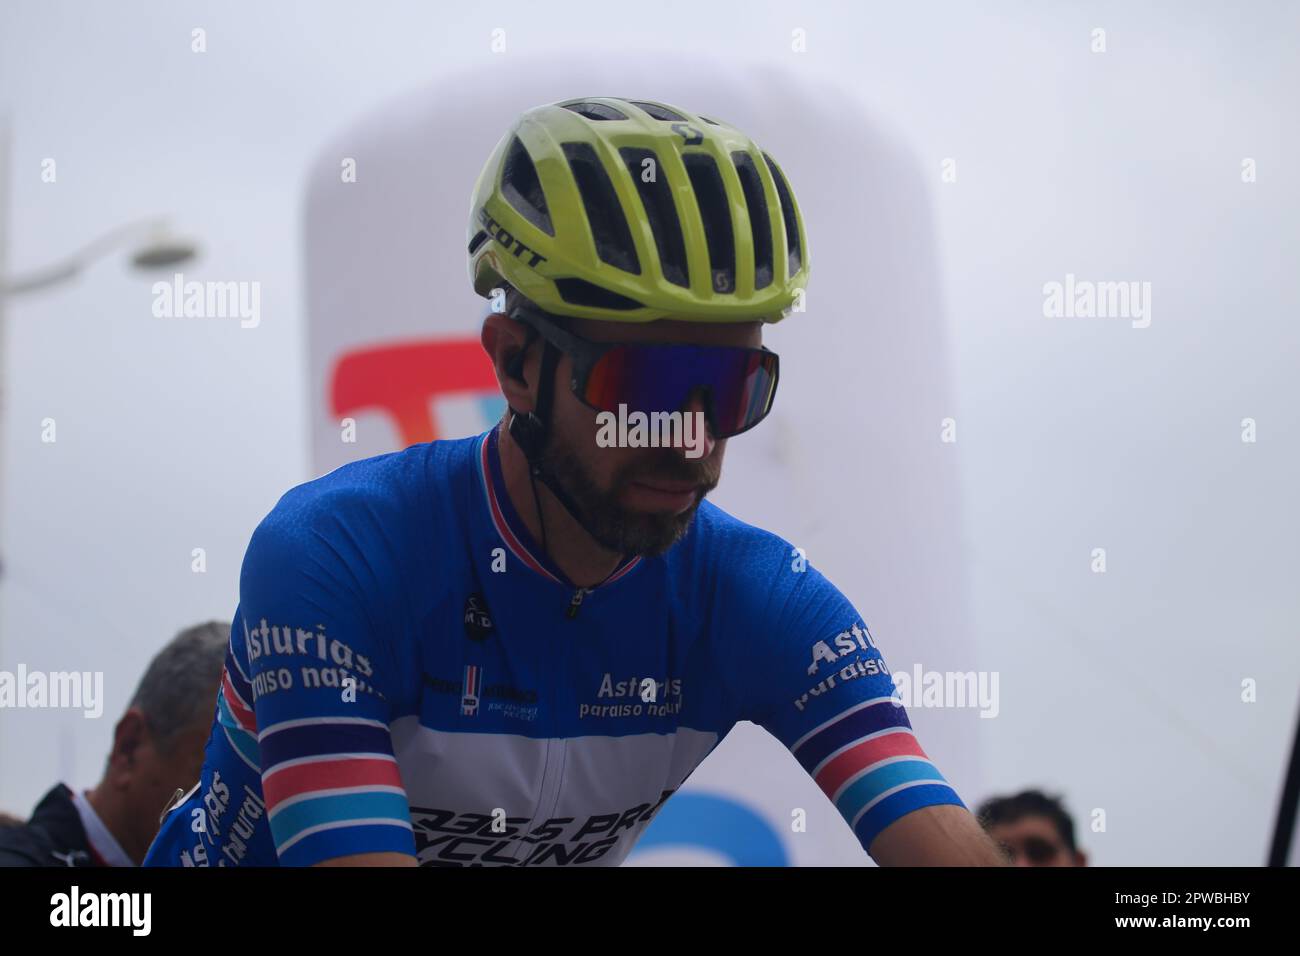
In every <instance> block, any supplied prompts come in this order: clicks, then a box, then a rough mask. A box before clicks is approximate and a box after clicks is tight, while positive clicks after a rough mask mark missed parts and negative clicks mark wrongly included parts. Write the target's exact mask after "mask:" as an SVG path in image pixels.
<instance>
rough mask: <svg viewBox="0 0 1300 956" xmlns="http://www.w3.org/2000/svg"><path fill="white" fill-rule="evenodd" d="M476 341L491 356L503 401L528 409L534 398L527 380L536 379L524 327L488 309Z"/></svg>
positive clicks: (522, 410) (532, 352) (534, 351)
mask: <svg viewBox="0 0 1300 956" xmlns="http://www.w3.org/2000/svg"><path fill="white" fill-rule="evenodd" d="M480 341H481V342H482V343H483V349H484V351H486V352H487V354H488V357H489V358H490V359H491V360H492V368H493V370H494V371H495V372H496V376H497V384H498V385H500V386H501V394H502V395H504V396H505V399H506V404H507V405H509V406H510V407H511V408H516V409H518V410H519V411H521V412H529V411H532V409H533V405H534V404H535V401H536V399H535V392H534V389H533V388H532V387H531V386H530V385H529V383H530V382H536V381H537V354H536V350H534V349H529V348H528V347H527V346H528V330H527V327H526V326H525V325H524V324H523V323H522V322H516V321H515V320H514V319H512V318H509V317H508V316H506V315H503V314H502V313H500V312H489V313H488V315H487V317H486V318H485V319H484V320H483V331H482V333H481V335H480Z"/></svg>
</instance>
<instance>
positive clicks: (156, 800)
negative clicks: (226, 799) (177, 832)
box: [0, 621, 230, 866]
mask: <svg viewBox="0 0 1300 956" xmlns="http://www.w3.org/2000/svg"><path fill="white" fill-rule="evenodd" d="M229 643H230V626H229V625H228V624H222V623H219V622H217V621H209V622H208V623H206V624H199V625H197V626H195V627H191V628H187V629H186V630H184V631H181V632H180V633H179V634H178V635H176V637H175V638H173V639H172V641H171V642H170V643H169V644H168V645H167V646H166V647H164V648H163V649H162V650H161V651H159V652H158V654H157V655H156V656H155V657H154V659H153V660H152V661H151V662H150V664H149V668H148V670H146V671H145V674H144V677H143V678H141V680H140V685H139V686H138V687H137V688H136V691H135V694H134V696H132V698H131V704H130V706H129V707H127V709H126V713H124V714H123V715H122V716H121V718H120V719H119V720H118V722H117V726H116V727H114V728H113V749H112V750H111V751H110V752H109V755H108V760H107V761H106V762H105V766H104V775H103V777H102V779H101V780H100V781H99V783H98V784H97V785H96V786H94V787H93V788H91V789H89V790H85V791H75V790H73V789H71V788H70V787H68V786H66V785H65V784H62V783H59V784H57V785H56V786H55V787H54V788H53V789H52V790H50V792H49V793H47V794H46V795H45V796H44V797H42V798H41V801H40V803H38V804H37V805H36V809H35V810H33V811H32V815H31V818H30V819H29V820H27V821H26V822H25V823H23V824H21V825H19V826H7V827H2V828H0V866H136V865H138V864H139V863H140V861H141V860H143V859H144V854H145V851H146V850H148V849H149V844H150V842H152V840H153V838H154V835H155V834H156V833H157V832H158V820H159V817H160V816H161V814H162V811H163V808H164V807H165V806H166V805H167V804H168V803H169V801H170V800H171V798H172V797H173V795H174V794H175V793H176V791H177V790H178V789H187V788H189V787H191V786H193V785H194V784H195V783H196V782H197V781H198V779H199V773H200V771H201V770H202V769H203V748H204V745H205V744H206V743H207V739H208V732H209V730H210V728H211V726H212V714H213V710H214V708H215V707H216V704H217V686H218V684H219V682H220V680H221V668H222V664H223V663H224V661H225V656H226V648H227V646H228V645H229Z"/></svg>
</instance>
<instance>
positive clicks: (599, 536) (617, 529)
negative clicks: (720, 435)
mask: <svg viewBox="0 0 1300 956" xmlns="http://www.w3.org/2000/svg"><path fill="white" fill-rule="evenodd" d="M654 452H656V453H657V454H647V455H646V456H645V457H644V458H638V459H636V460H634V461H629V462H628V463H627V464H625V465H624V466H622V467H621V468H619V469H618V470H617V471H615V472H614V475H613V477H612V479H611V481H610V486H609V490H604V489H602V488H601V487H600V485H598V484H597V483H596V479H595V478H594V477H593V476H592V474H591V471H590V470H589V469H587V468H586V467H585V466H584V465H583V464H582V459H581V458H580V456H579V455H578V453H577V449H576V447H574V446H572V445H569V444H566V443H564V442H562V441H561V440H560V438H559V436H558V435H557V434H556V433H555V432H554V431H551V432H550V434H548V435H547V441H546V447H545V448H544V449H543V450H542V455H541V465H542V469H543V471H544V472H545V473H546V474H547V475H548V476H550V477H551V480H552V481H557V482H559V484H560V487H561V488H563V489H564V491H565V492H566V493H567V494H568V496H569V497H570V498H571V499H572V500H573V501H574V503H575V504H576V505H577V506H578V508H579V509H580V511H581V513H580V514H578V515H575V517H576V518H578V519H579V521H580V522H581V524H582V525H583V527H584V529H585V530H586V532H587V533H588V534H589V535H591V536H592V538H594V539H595V540H596V543H597V544H599V545H601V546H602V547H605V548H608V549H609V550H611V551H616V552H618V553H620V554H625V555H641V556H643V557H652V556H654V555H657V554H663V553H664V552H665V551H667V550H668V549H669V548H671V547H672V546H673V545H674V544H676V543H677V541H678V540H680V539H681V537H682V536H683V535H684V534H686V531H687V529H688V528H690V526H691V521H693V520H694V518H695V512H696V510H697V509H698V508H699V506H700V502H701V501H703V500H704V496H705V495H707V494H708V493H709V492H710V491H712V490H713V489H714V488H716V487H717V486H718V478H719V476H720V474H721V470H722V466H721V457H720V456H710V457H709V458H708V459H697V460H695V461H692V460H690V459H687V458H684V457H683V456H682V452H681V449H677V448H659V449H654ZM656 480H657V481H664V482H691V483H692V484H695V485H698V486H699V490H698V491H697V492H696V494H695V501H694V503H693V504H692V505H691V506H690V507H689V508H687V509H686V510H685V511H682V512H680V513H679V514H667V513H648V512H642V511H632V510H630V509H628V508H625V507H624V506H623V505H622V504H620V503H619V498H620V497H621V496H622V494H623V491H624V490H625V489H626V488H627V487H628V485H630V484H631V483H633V482H635V481H656Z"/></svg>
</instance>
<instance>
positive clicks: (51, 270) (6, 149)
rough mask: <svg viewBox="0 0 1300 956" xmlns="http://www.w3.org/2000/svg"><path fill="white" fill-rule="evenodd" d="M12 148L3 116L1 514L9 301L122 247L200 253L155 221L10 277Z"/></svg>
mask: <svg viewBox="0 0 1300 956" xmlns="http://www.w3.org/2000/svg"><path fill="white" fill-rule="evenodd" d="M11 146H12V144H11V139H10V126H9V122H8V120H7V118H6V117H3V116H0V509H3V504H4V485H5V481H4V467H3V466H4V435H5V424H6V421H5V420H6V418H7V415H8V409H7V408H6V405H5V396H4V390H5V385H6V382H5V377H4V376H5V358H6V349H5V346H6V339H7V337H8V326H7V324H6V306H7V305H8V300H9V299H10V298H12V297H14V296H19V295H28V294H30V293H34V292H39V291H41V290H45V289H50V288H53V287H56V286H58V285H60V284H62V283H64V282H68V281H71V280H72V279H75V278H76V277H77V276H78V275H80V274H81V273H82V272H84V271H85V270H86V268H87V267H89V266H90V265H91V264H93V263H95V262H97V261H99V260H100V259H102V258H104V257H105V256H107V255H109V254H111V253H112V252H114V251H116V250H119V249H123V248H125V249H128V250H129V251H130V254H131V255H130V261H131V264H132V265H133V266H134V267H135V268H137V269H143V270H149V269H160V268H166V267H169V266H174V265H177V264H179V263H182V262H188V261H189V260H191V259H193V258H194V257H195V256H196V255H197V254H198V248H197V246H196V245H195V243H193V242H192V241H190V240H187V239H185V238H183V237H181V236H179V235H177V234H176V233H174V232H173V231H172V229H171V227H170V225H169V224H168V222H167V220H166V219H163V218H159V217H154V218H149V219H142V220H138V221H136V222H129V223H126V224H124V225H121V226H117V227H115V228H113V229H110V230H109V231H107V232H105V233H103V234H102V235H100V236H99V237H97V238H96V239H94V240H92V241H91V242H88V243H86V244H85V245H84V246H82V247H81V248H80V249H79V250H77V251H76V252H74V253H73V254H71V255H69V256H65V257H64V258H62V259H60V260H58V261H56V262H53V263H51V264H50V265H47V266H43V267H41V268H39V269H35V270H32V271H29V272H26V273H24V274H22V275H17V276H11V275H9V273H8V266H7V263H8V238H9V166H10V162H11ZM0 526H2V525H0ZM3 570H4V555H3V553H2V552H0V580H2V579H3ZM3 637H4V635H3V633H0V643H2V642H3Z"/></svg>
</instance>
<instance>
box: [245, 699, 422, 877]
mask: <svg viewBox="0 0 1300 956" xmlns="http://www.w3.org/2000/svg"><path fill="white" fill-rule="evenodd" d="M258 742H259V745H260V749H261V754H262V761H263V766H264V768H265V769H264V770H263V773H262V792H263V795H264V796H265V799H266V806H267V818H268V820H269V822H270V826H271V836H272V839H273V840H274V841H275V847H276V853H277V854H278V856H279V858H280V862H281V863H282V864H283V865H286V866H308V865H311V864H312V863H318V862H320V861H321V860H327V859H330V858H332V857H338V856H348V855H351V854H353V853H374V852H383V851H393V852H399V853H409V854H412V855H414V853H415V840H414V837H413V836H412V832H411V814H410V807H409V805H408V803H407V799H406V791H405V789H404V788H403V787H402V778H401V774H400V773H399V772H398V768H397V761H396V759H395V758H394V757H393V754H392V749H391V742H390V738H389V731H388V727H387V726H386V725H385V724H383V723H381V722H380V721H377V720H368V719H365V718H337V717H321V718H307V719H302V720H289V721H284V722H282V723H279V724H274V725H272V726H270V727H268V728H266V730H264V731H262V733H261V734H260V735H259V738H258Z"/></svg>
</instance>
